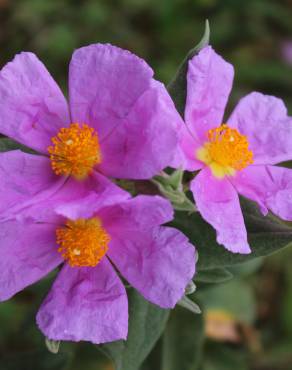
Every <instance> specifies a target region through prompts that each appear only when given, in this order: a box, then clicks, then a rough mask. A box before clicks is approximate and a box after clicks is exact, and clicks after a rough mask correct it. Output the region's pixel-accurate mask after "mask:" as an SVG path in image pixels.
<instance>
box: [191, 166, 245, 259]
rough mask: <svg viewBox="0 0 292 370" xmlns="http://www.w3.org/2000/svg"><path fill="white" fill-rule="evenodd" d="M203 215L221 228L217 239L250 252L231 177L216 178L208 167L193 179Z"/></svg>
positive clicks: (232, 247)
mask: <svg viewBox="0 0 292 370" xmlns="http://www.w3.org/2000/svg"><path fill="white" fill-rule="evenodd" d="M191 191H192V192H193V195H194V198H195V201H196V205H197V207H198V210H199V212H200V213H201V215H202V217H203V218H204V219H205V220H206V221H207V222H208V223H209V224H211V225H212V226H213V227H214V229H215V230H216V232H217V242H218V243H219V244H222V245H224V247H225V248H226V249H228V250H229V251H231V252H233V253H242V254H245V253H250V248H249V245H248V242H247V233H246V228H245V225H244V220H243V215H242V212H241V209H240V204H239V199H238V194H237V193H236V190H235V189H234V188H233V186H232V184H231V183H230V182H229V181H228V180H227V179H221V180H219V179H216V178H215V177H214V176H213V175H212V174H211V172H210V170H209V169H208V168H205V169H203V170H202V171H201V172H200V173H199V174H198V175H197V176H196V177H195V178H194V180H193V181H192V182H191Z"/></svg>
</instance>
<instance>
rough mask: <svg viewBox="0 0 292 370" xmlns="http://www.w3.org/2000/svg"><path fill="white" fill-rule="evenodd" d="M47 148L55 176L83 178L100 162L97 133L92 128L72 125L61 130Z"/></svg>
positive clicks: (76, 124)
mask: <svg viewBox="0 0 292 370" xmlns="http://www.w3.org/2000/svg"><path fill="white" fill-rule="evenodd" d="M52 142H53V144H54V145H52V146H50V147H49V148H48V152H49V153H50V159H51V165H52V168H53V171H54V172H55V173H56V174H57V175H65V176H68V175H72V176H74V177H75V178H77V179H83V178H85V177H86V176H87V175H88V174H89V173H90V172H91V171H92V170H93V167H94V166H95V165H96V164H98V163H100V162H101V151H100V146H99V142H98V136H97V133H96V132H95V131H94V129H93V128H92V127H89V126H88V125H85V124H83V125H82V126H81V125H79V124H78V123H72V124H71V125H70V126H69V127H67V128H61V130H60V131H59V133H58V134H57V136H55V137H53V138H52Z"/></svg>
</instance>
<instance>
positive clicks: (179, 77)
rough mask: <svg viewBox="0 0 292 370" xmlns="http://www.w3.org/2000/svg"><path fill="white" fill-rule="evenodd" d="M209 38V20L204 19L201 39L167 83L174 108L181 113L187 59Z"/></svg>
mask: <svg viewBox="0 0 292 370" xmlns="http://www.w3.org/2000/svg"><path fill="white" fill-rule="evenodd" d="M209 39H210V27H209V22H208V20H206V23H205V32H204V35H203V37H202V39H201V41H200V42H199V43H198V45H196V46H195V47H194V48H193V49H191V50H190V51H189V52H188V54H187V56H186V57H185V59H184V60H183V62H182V63H181V65H180V66H179V68H178V70H177V72H176V74H175V76H174V78H173V80H172V81H171V82H170V83H169V85H168V92H169V94H170V96H171V97H172V99H173V101H174V104H175V106H176V109H177V110H178V112H179V113H180V114H181V116H183V115H184V109H185V103H186V96H187V79H186V75H187V70H188V62H189V60H190V59H191V58H192V57H193V56H195V55H196V54H198V53H199V51H200V50H201V49H203V48H204V47H205V46H207V45H208V44H209Z"/></svg>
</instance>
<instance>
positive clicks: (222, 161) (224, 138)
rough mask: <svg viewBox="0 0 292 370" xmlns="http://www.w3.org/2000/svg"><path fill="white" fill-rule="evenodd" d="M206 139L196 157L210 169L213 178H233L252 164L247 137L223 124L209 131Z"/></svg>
mask: <svg viewBox="0 0 292 370" xmlns="http://www.w3.org/2000/svg"><path fill="white" fill-rule="evenodd" d="M207 138H208V141H206V143H205V144H204V145H203V146H202V147H201V148H199V149H198V150H197V152H196V157H197V158H198V159H199V160H200V161H202V162H204V163H205V164H207V165H208V166H209V167H210V169H211V171H212V173H213V175H214V176H215V177H217V178H223V177H224V176H226V175H229V176H233V175H235V173H236V171H240V170H243V169H244V168H246V167H247V166H249V165H250V164H252V163H253V153H252V151H251V150H250V149H249V148H248V145H249V144H248V140H247V137H246V136H245V135H241V134H240V133H239V132H238V131H237V130H236V129H235V128H230V127H228V126H227V125H226V124H224V125H222V126H220V127H217V128H214V129H212V130H209V131H208V132H207Z"/></svg>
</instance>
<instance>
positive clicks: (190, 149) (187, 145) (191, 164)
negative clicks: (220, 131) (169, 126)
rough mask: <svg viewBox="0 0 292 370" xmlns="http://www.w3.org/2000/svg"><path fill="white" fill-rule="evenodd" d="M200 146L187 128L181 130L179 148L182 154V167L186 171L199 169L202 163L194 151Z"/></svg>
mask: <svg viewBox="0 0 292 370" xmlns="http://www.w3.org/2000/svg"><path fill="white" fill-rule="evenodd" d="M201 146H202V144H201V143H199V142H198V141H197V140H196V139H195V138H194V137H193V135H192V134H191V133H190V131H189V130H188V129H184V130H182V132H181V138H180V148H181V150H182V153H183V155H184V157H183V158H184V161H183V169H184V170H187V171H197V170H199V169H201V168H202V167H203V166H204V164H203V162H201V161H198V160H197V159H196V151H197V150H198V149H199V148H200V147H201Z"/></svg>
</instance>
